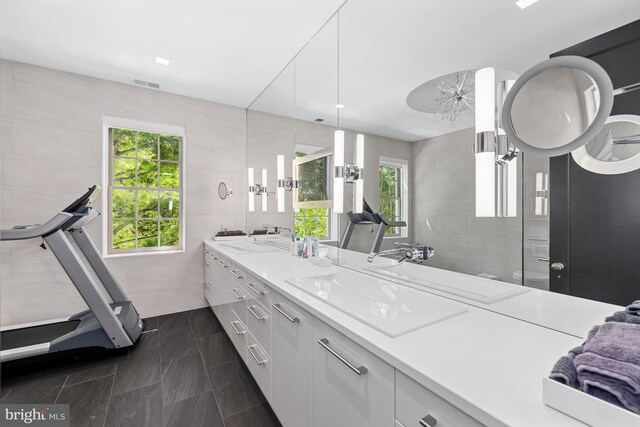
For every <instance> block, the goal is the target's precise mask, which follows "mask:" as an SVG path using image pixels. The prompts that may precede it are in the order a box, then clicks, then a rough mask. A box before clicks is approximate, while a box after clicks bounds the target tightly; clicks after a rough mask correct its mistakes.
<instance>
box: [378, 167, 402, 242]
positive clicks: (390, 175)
mask: <svg viewBox="0 0 640 427" xmlns="http://www.w3.org/2000/svg"><path fill="white" fill-rule="evenodd" d="M401 172H402V169H401V168H399V167H395V166H389V165H380V212H382V213H383V214H384V216H386V217H387V218H388V219H389V220H391V221H399V220H401V214H400V179H401V176H402V175H401ZM398 231H399V230H398V229H397V228H396V227H388V228H387V230H386V231H385V235H395V234H398Z"/></svg>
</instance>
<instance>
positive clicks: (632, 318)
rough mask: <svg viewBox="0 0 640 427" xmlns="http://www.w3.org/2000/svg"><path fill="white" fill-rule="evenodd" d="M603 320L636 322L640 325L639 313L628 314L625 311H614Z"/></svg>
mask: <svg viewBox="0 0 640 427" xmlns="http://www.w3.org/2000/svg"><path fill="white" fill-rule="evenodd" d="M605 320H606V321H607V322H622V323H637V324H639V325H640V315H635V314H629V313H627V312H626V311H618V312H615V313H614V314H613V315H612V316H609V317H607V318H606V319H605Z"/></svg>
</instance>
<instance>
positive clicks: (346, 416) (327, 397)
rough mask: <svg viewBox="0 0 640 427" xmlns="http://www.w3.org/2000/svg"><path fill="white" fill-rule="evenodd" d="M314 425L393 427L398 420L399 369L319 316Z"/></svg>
mask: <svg viewBox="0 0 640 427" xmlns="http://www.w3.org/2000/svg"><path fill="white" fill-rule="evenodd" d="M313 322H314V327H313V339H312V352H311V353H312V390H313V391H312V416H313V423H312V425H313V426H314V427H326V426H332V427H343V426H344V427H378V426H379V427H389V426H392V425H393V423H394V421H395V417H394V369H393V367H392V366H391V365H389V364H387V363H386V362H384V361H383V360H382V359H380V358H378V357H377V356H375V355H374V354H373V353H371V352H369V351H367V350H365V349H364V348H362V347H361V346H359V345H358V344H356V343H355V342H353V341H351V340H350V339H348V338H347V337H345V336H344V335H342V334H340V333H339V332H337V331H335V330H334V329H332V328H331V327H329V326H328V325H326V324H324V323H323V322H321V321H319V320H318V319H316V318H314V319H313Z"/></svg>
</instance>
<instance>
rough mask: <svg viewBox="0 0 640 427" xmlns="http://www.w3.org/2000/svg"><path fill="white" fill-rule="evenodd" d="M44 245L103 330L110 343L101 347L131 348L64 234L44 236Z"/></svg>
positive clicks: (118, 323) (103, 298)
mask: <svg viewBox="0 0 640 427" xmlns="http://www.w3.org/2000/svg"><path fill="white" fill-rule="evenodd" d="M45 242H46V243H47V245H48V246H49V248H50V249H51V252H53V254H54V255H55V257H56V258H57V259H58V262H59V263H60V265H62V268H63V269H64V271H65V272H66V273H67V275H68V276H69V278H70V279H71V281H72V282H73V284H74V285H75V287H76V288H77V289H78V292H79V293H80V295H81V296H82V298H83V299H84V301H85V302H86V303H87V305H88V306H89V308H90V309H91V311H92V312H93V314H94V315H95V317H96V319H97V320H98V322H99V323H100V325H101V326H102V329H104V332H105V334H106V339H108V340H109V342H105V346H104V347H105V348H112V347H116V348H118V347H127V346H130V345H132V344H133V342H132V341H131V339H130V338H129V336H128V335H127V333H126V332H125V331H124V329H123V328H122V324H121V323H120V321H119V320H118V318H117V317H116V315H115V314H114V313H113V310H112V309H111V306H110V305H109V302H108V301H107V300H106V299H105V297H104V295H102V292H100V289H99V287H98V285H97V284H96V282H95V281H94V280H93V277H91V275H90V274H89V271H88V270H87V269H86V267H85V266H84V265H83V264H82V261H81V259H80V257H79V256H78V254H77V253H76V251H75V250H74V249H73V246H71V243H70V242H69V240H68V239H67V238H66V236H65V235H64V231H62V230H58V231H56V232H55V233H53V234H51V235H49V236H47V237H45Z"/></svg>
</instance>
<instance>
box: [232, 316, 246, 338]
mask: <svg viewBox="0 0 640 427" xmlns="http://www.w3.org/2000/svg"><path fill="white" fill-rule="evenodd" d="M238 323H240V321H239V320H234V321H233V322H231V327H232V328H233V330H234V331H236V334H238V335H243V334H246V333H247V330H246V329H245V330H244V331H239V330H238V328H236V325H237V324H238Z"/></svg>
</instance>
